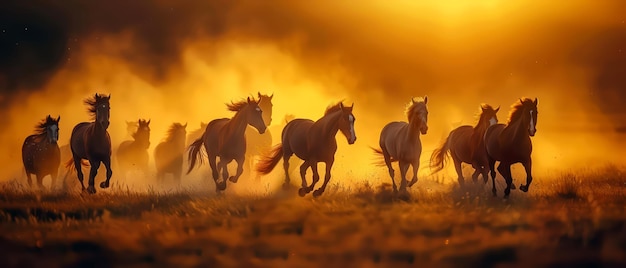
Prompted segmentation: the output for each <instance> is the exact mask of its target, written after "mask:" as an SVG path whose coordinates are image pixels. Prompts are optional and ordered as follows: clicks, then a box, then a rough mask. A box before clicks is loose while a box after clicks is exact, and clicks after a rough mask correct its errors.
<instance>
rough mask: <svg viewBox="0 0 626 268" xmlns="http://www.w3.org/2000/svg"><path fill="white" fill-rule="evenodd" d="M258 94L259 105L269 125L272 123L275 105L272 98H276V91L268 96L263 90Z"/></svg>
mask: <svg viewBox="0 0 626 268" xmlns="http://www.w3.org/2000/svg"><path fill="white" fill-rule="evenodd" d="M257 95H258V96H259V102H258V103H259V107H261V110H263V114H262V115H263V121H264V122H265V125H266V126H269V125H271V124H272V110H273V109H272V108H273V106H274V105H273V104H272V98H274V93H272V95H269V96H268V95H263V94H261V92H257Z"/></svg>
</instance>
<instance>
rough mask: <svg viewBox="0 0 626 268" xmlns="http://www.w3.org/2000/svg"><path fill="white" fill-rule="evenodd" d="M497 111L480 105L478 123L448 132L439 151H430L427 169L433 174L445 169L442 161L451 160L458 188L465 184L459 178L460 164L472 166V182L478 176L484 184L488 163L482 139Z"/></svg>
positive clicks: (485, 105) (496, 118)
mask: <svg viewBox="0 0 626 268" xmlns="http://www.w3.org/2000/svg"><path fill="white" fill-rule="evenodd" d="M499 110H500V107H498V108H496V109H493V107H491V105H489V104H481V105H480V115H479V118H478V123H476V125H475V126H470V125H464V126H459V127H457V128H455V129H453V130H452V131H450V134H449V135H448V137H447V138H446V142H444V143H443V144H442V145H441V146H440V147H439V148H437V149H435V151H433V154H432V155H431V157H430V168H431V169H434V171H433V173H437V172H439V171H441V170H442V169H443V168H444V167H445V165H446V158H447V157H449V156H452V161H453V162H454V168H455V170H456V174H457V175H458V181H459V185H460V186H461V187H463V186H464V184H465V179H464V178H463V170H462V169H461V164H462V163H467V164H470V165H472V167H473V168H474V173H473V174H472V180H473V181H474V182H477V181H478V175H479V174H482V175H483V180H484V182H485V183H487V180H488V179H489V160H488V158H487V151H486V149H485V143H484V141H483V137H484V136H485V131H486V130H487V128H488V127H489V126H492V125H495V124H497V123H498V117H497V115H496V114H497V113H498V111H499Z"/></svg>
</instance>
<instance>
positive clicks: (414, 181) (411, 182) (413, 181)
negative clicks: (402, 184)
mask: <svg viewBox="0 0 626 268" xmlns="http://www.w3.org/2000/svg"><path fill="white" fill-rule="evenodd" d="M416 182H417V179H412V180H411V181H410V182H409V185H407V186H409V187H411V186H413V184H415V183H416Z"/></svg>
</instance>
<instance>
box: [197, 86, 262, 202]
mask: <svg viewBox="0 0 626 268" xmlns="http://www.w3.org/2000/svg"><path fill="white" fill-rule="evenodd" d="M226 106H227V107H228V110H230V111H232V112H236V113H235V115H234V116H233V117H232V118H219V119H214V120H212V121H211V122H209V124H208V125H207V127H206V130H205V131H204V133H203V134H202V137H201V138H199V139H197V140H195V141H194V142H193V143H192V144H191V145H190V146H189V148H188V158H189V161H190V163H189V169H188V170H187V174H189V173H190V172H191V170H192V169H193V168H194V166H195V163H196V160H198V155H199V154H200V148H201V147H202V146H203V145H204V149H205V151H206V152H207V156H208V158H209V165H210V166H211V171H212V176H213V180H214V181H215V188H216V189H215V191H216V192H218V193H219V192H220V191H223V190H226V179H228V180H230V181H231V182H233V183H236V182H237V180H239V177H240V176H241V174H242V173H243V164H244V161H245V158H246V139H245V136H244V135H245V131H246V126H247V125H251V126H253V127H254V128H255V129H257V131H259V133H261V134H263V132H265V130H266V128H267V127H266V126H265V122H264V121H263V117H262V113H263V110H262V109H261V107H259V102H258V101H257V100H255V99H254V98H252V99H250V97H248V99H247V100H242V101H239V102H236V103H233V102H231V103H230V104H226ZM217 157H219V158H220V161H219V163H217V165H216V161H217ZM199 160H200V161H202V158H200V159H199ZM233 160H235V162H237V172H236V173H235V175H234V176H230V177H229V175H228V164H229V163H230V162H232V161H233ZM219 171H221V172H222V182H218V175H219V174H218V173H219Z"/></svg>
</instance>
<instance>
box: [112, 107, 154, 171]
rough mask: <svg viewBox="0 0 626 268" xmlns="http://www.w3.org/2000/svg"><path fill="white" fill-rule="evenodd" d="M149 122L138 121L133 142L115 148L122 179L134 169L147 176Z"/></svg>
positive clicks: (125, 142)
mask: <svg viewBox="0 0 626 268" xmlns="http://www.w3.org/2000/svg"><path fill="white" fill-rule="evenodd" d="M150 121H151V120H147V121H146V120H143V119H139V120H138V121H137V126H138V127H137V131H136V132H135V133H133V134H132V137H133V140H132V141H131V140H127V141H123V142H122V143H121V144H120V146H119V147H118V148H117V163H118V167H119V169H120V171H121V174H122V176H123V177H125V176H126V173H127V172H128V171H130V170H132V169H134V168H137V169H139V170H141V171H142V172H143V174H144V175H148V161H149V156H148V148H150Z"/></svg>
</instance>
